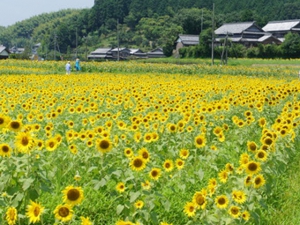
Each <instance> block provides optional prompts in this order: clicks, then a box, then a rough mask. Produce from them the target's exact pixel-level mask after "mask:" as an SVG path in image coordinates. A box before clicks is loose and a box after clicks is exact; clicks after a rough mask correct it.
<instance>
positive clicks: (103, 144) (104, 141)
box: [100, 140, 109, 149]
mask: <svg viewBox="0 0 300 225" xmlns="http://www.w3.org/2000/svg"><path fill="white" fill-rule="evenodd" d="M108 147H109V142H108V141H106V140H102V141H101V142H100V148H102V149H107V148H108Z"/></svg>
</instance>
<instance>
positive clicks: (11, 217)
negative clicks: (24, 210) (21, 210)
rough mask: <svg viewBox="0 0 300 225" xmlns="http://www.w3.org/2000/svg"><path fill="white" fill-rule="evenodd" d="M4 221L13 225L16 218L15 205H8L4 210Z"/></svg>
mask: <svg viewBox="0 0 300 225" xmlns="http://www.w3.org/2000/svg"><path fill="white" fill-rule="evenodd" d="M5 219H6V222H7V223H8V225H15V224H16V223H17V219H18V212H17V209H16V208H15V207H9V208H8V209H7V210H6V216H5Z"/></svg>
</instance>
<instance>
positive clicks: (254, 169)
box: [245, 161, 261, 175]
mask: <svg viewBox="0 0 300 225" xmlns="http://www.w3.org/2000/svg"><path fill="white" fill-rule="evenodd" d="M245 169H246V173H247V174H250V175H253V174H257V173H259V172H260V171H261V167H260V163H258V162H255V161H250V162H248V163H247V164H246V165H245Z"/></svg>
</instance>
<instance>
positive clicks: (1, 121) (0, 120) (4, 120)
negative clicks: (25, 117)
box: [0, 114, 10, 129]
mask: <svg viewBox="0 0 300 225" xmlns="http://www.w3.org/2000/svg"><path fill="white" fill-rule="evenodd" d="M9 122H10V118H9V117H8V116H6V115H3V114H0V129H1V128H4V127H7V125H8V124H9Z"/></svg>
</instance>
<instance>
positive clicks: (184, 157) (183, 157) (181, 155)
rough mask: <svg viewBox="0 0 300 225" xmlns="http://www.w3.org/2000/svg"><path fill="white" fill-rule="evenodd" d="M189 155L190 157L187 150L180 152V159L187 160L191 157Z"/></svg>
mask: <svg viewBox="0 0 300 225" xmlns="http://www.w3.org/2000/svg"><path fill="white" fill-rule="evenodd" d="M189 155H190V152H189V150H187V149H181V150H180V153H179V156H180V158H182V159H187V158H188V157H189Z"/></svg>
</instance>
